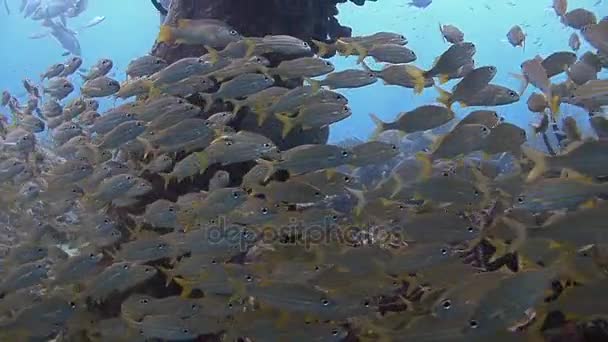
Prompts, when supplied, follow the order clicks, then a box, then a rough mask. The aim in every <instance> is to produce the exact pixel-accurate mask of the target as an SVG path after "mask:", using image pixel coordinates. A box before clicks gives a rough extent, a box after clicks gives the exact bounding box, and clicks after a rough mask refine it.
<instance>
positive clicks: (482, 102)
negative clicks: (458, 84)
mask: <svg viewBox="0 0 608 342" xmlns="http://www.w3.org/2000/svg"><path fill="white" fill-rule="evenodd" d="M518 101H519V94H517V92H516V91H514V90H512V89H509V88H507V87H503V86H500V85H496V84H492V83H490V84H488V85H487V86H485V87H484V88H483V89H481V90H480V91H478V92H477V94H476V95H473V96H472V97H470V98H469V99H468V101H467V105H468V106H502V105H508V104H511V103H515V102H518Z"/></svg>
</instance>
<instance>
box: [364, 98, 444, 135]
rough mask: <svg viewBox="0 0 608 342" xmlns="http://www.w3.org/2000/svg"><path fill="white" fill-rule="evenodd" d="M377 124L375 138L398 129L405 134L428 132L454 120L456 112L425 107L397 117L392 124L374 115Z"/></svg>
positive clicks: (372, 116) (432, 106) (441, 108)
mask: <svg viewBox="0 0 608 342" xmlns="http://www.w3.org/2000/svg"><path fill="white" fill-rule="evenodd" d="M370 116H371V118H372V121H374V123H375V124H376V130H375V132H374V136H377V135H379V134H380V133H382V132H384V131H387V130H391V129H397V130H400V131H402V132H404V133H406V134H407V133H413V132H420V131H426V130H429V129H433V128H436V127H439V126H441V125H443V124H445V123H447V122H449V121H450V120H452V119H453V118H454V112H452V111H451V110H450V109H448V108H446V107H442V106H435V105H424V106H421V107H418V108H416V109H414V110H412V111H409V112H403V113H400V114H398V115H397V120H396V121H394V122H391V123H386V122H383V121H381V120H380V119H379V118H378V117H376V116H375V115H374V114H370Z"/></svg>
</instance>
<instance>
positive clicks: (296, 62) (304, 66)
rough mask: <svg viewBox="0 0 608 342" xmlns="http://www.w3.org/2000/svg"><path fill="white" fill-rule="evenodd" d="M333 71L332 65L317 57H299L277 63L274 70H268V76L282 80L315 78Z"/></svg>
mask: <svg viewBox="0 0 608 342" xmlns="http://www.w3.org/2000/svg"><path fill="white" fill-rule="evenodd" d="M332 71H334V65H333V64H332V63H331V62H329V61H326V60H324V59H321V58H317V57H301V58H296V59H292V60H288V61H283V62H281V63H279V65H278V66H277V67H276V68H271V69H269V70H268V72H269V74H270V75H273V76H274V75H277V76H279V77H280V78H281V79H283V80H289V79H294V78H301V77H316V76H321V75H325V74H327V73H330V72H332Z"/></svg>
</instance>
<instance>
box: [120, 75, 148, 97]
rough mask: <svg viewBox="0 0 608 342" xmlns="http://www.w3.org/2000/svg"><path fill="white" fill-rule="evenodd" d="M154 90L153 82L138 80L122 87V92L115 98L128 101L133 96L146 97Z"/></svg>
mask: <svg viewBox="0 0 608 342" xmlns="http://www.w3.org/2000/svg"><path fill="white" fill-rule="evenodd" d="M151 89H152V82H151V81H149V80H147V79H145V78H136V79H134V80H129V81H126V82H124V83H122V84H121V85H120V90H118V92H116V93H115V94H114V96H115V97H118V98H121V99H127V98H129V97H131V96H139V95H145V94H148V93H149V92H150V90H151Z"/></svg>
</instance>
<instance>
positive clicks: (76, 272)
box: [48, 252, 103, 286]
mask: <svg viewBox="0 0 608 342" xmlns="http://www.w3.org/2000/svg"><path fill="white" fill-rule="evenodd" d="M102 257H103V254H101V253H95V252H90V253H82V254H80V255H76V256H73V257H70V258H68V259H67V260H65V261H64V262H62V263H59V264H57V265H56V266H54V267H53V268H52V269H51V275H52V277H51V279H49V281H48V283H49V285H51V286H59V285H65V284H70V283H77V282H80V281H83V280H84V279H85V278H86V277H87V276H91V275H93V274H94V273H95V271H97V270H98V269H99V267H100V261H101V259H102Z"/></svg>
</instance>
